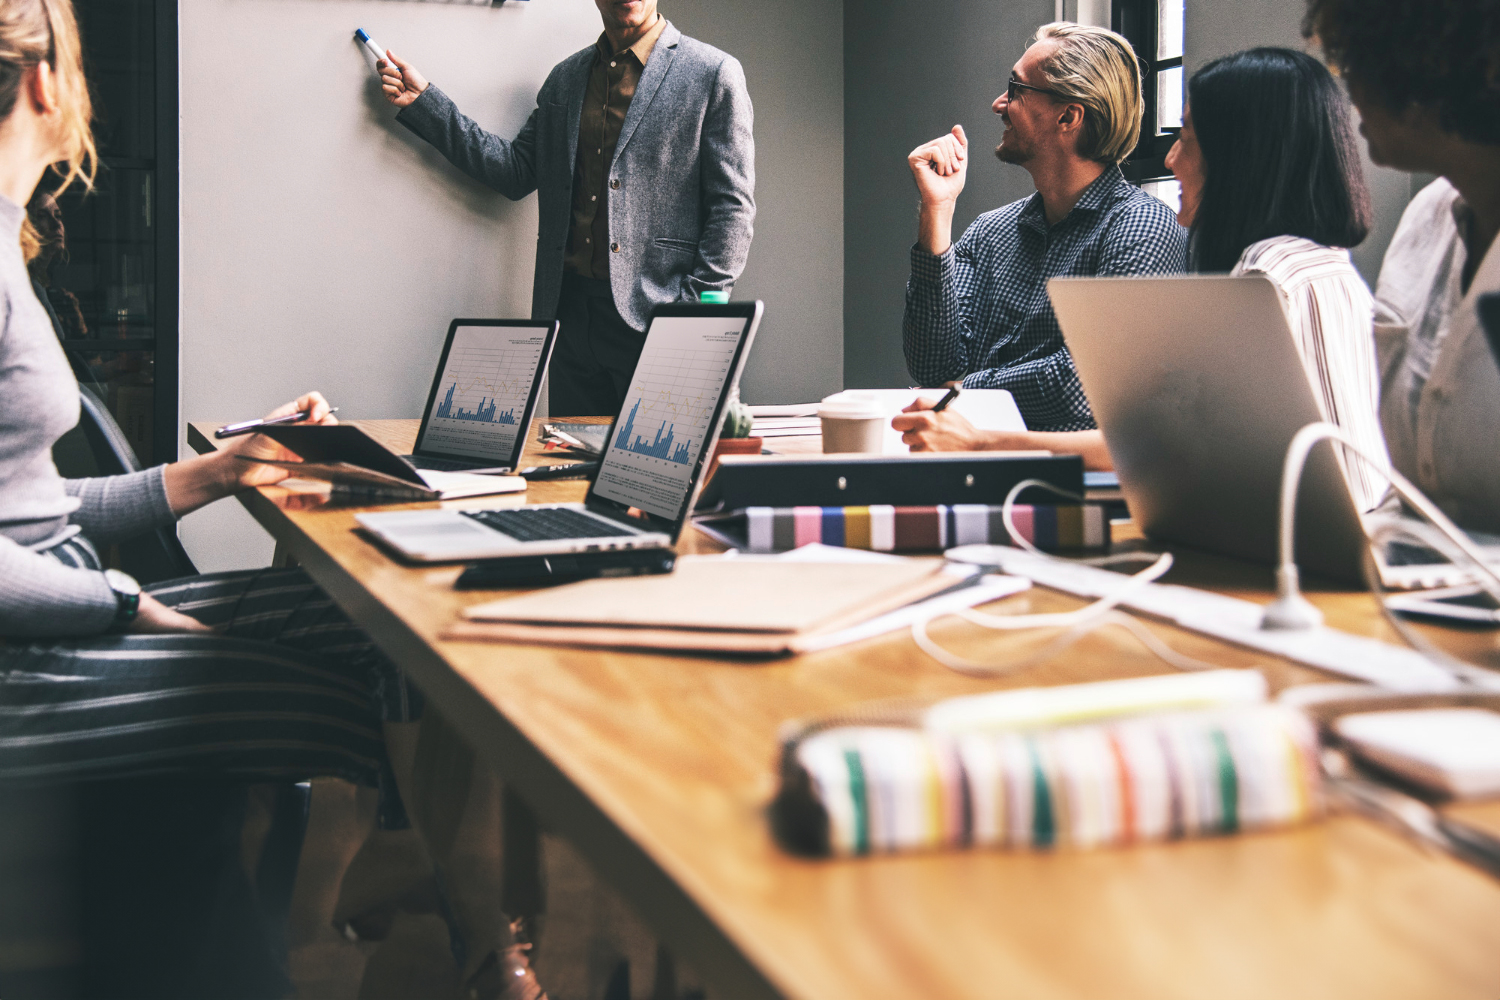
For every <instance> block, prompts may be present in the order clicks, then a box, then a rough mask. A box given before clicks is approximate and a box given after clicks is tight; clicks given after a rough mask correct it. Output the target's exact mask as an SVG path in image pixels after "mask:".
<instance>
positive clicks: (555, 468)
mask: <svg viewBox="0 0 1500 1000" xmlns="http://www.w3.org/2000/svg"><path fill="white" fill-rule="evenodd" d="M598 469H599V463H598V462H559V463H558V464H556V465H533V466H531V467H529V468H526V469H517V470H516V472H515V474H516V475H518V476H521V477H523V478H525V479H530V480H537V481H540V480H544V479H577V478H581V477H583V476H587V475H591V474H593V473H594V472H597V471H598Z"/></svg>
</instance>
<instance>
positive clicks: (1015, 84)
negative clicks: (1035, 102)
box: [1005, 73, 1069, 102]
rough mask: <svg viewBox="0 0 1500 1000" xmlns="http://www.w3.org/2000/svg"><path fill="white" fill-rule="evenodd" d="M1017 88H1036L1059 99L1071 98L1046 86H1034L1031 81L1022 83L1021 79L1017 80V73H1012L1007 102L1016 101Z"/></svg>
mask: <svg viewBox="0 0 1500 1000" xmlns="http://www.w3.org/2000/svg"><path fill="white" fill-rule="evenodd" d="M1017 90H1034V91H1036V92H1037V93H1038V94H1046V95H1047V96H1048V97H1055V98H1057V99H1058V100H1059V101H1066V100H1069V97H1068V95H1067V94H1059V93H1058V92H1057V91H1055V90H1048V89H1047V88H1046V87H1033V86H1032V85H1031V84H1029V83H1022V82H1021V81H1020V80H1017V79H1016V77H1015V74H1014V73H1012V74H1011V77H1010V82H1009V83H1007V84H1006V87H1005V100H1006V101H1007V102H1010V101H1014V100H1015V99H1016V91H1017Z"/></svg>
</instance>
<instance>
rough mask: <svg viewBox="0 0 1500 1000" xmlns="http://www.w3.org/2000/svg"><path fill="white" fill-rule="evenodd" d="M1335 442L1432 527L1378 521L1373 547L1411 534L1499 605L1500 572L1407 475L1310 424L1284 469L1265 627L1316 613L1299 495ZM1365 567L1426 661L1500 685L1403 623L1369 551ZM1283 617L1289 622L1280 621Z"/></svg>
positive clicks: (1390, 615)
mask: <svg viewBox="0 0 1500 1000" xmlns="http://www.w3.org/2000/svg"><path fill="white" fill-rule="evenodd" d="M1324 440H1329V441H1335V442H1337V443H1338V444H1340V445H1341V446H1343V448H1344V450H1345V451H1346V452H1347V453H1349V454H1351V455H1353V456H1354V457H1355V458H1357V459H1359V460H1360V461H1362V462H1364V463H1365V464H1367V465H1369V466H1371V467H1372V468H1374V469H1375V470H1376V471H1377V472H1379V473H1380V474H1381V475H1382V476H1384V477H1385V478H1386V479H1388V480H1389V481H1390V484H1391V488H1392V489H1394V490H1395V491H1396V494H1397V495H1398V496H1399V497H1401V499H1403V500H1405V501H1406V502H1407V504H1409V505H1410V506H1411V507H1412V508H1413V509H1414V510H1415V511H1416V512H1417V513H1418V514H1420V515H1421V516H1422V517H1423V518H1425V519H1426V520H1427V521H1428V522H1429V524H1430V525H1431V527H1428V526H1427V525H1424V524H1422V523H1421V522H1420V521H1411V520H1410V519H1405V518H1402V519H1392V518H1382V519H1380V520H1379V521H1377V522H1376V525H1375V527H1374V528H1373V530H1372V537H1371V539H1370V541H1371V544H1372V545H1378V544H1380V543H1381V542H1382V541H1383V540H1384V539H1385V538H1387V537H1395V536H1396V535H1398V534H1400V535H1406V536H1409V537H1410V538H1412V539H1415V540H1417V541H1419V542H1421V543H1422V544H1425V545H1428V546H1430V547H1431V548H1434V549H1436V550H1437V551H1438V552H1440V553H1441V554H1442V555H1444V556H1446V557H1447V558H1448V559H1450V560H1453V561H1454V562H1455V563H1457V564H1468V565H1470V566H1472V567H1474V568H1475V569H1476V570H1478V575H1477V576H1476V578H1475V579H1476V582H1477V583H1478V584H1479V586H1480V587H1482V588H1483V589H1484V591H1485V592H1486V593H1488V594H1489V595H1490V596H1491V597H1494V598H1495V599H1496V600H1497V601H1500V572H1497V570H1496V568H1495V567H1494V566H1491V565H1490V564H1489V563H1488V562H1486V561H1485V558H1484V554H1483V553H1482V552H1481V551H1480V550H1479V547H1478V546H1476V545H1475V544H1474V542H1473V541H1472V540H1471V539H1470V538H1469V536H1468V535H1467V534H1465V533H1464V531H1463V529H1461V528H1460V527H1459V526H1458V525H1456V524H1454V523H1453V522H1452V521H1451V520H1450V519H1449V518H1448V515H1446V514H1444V513H1443V512H1442V511H1441V510H1440V509H1438V507H1437V505H1436V504H1434V503H1433V502H1432V501H1431V500H1429V499H1427V497H1426V496H1425V495H1423V493H1422V491H1421V490H1419V489H1417V487H1416V486H1415V485H1413V484H1412V482H1411V481H1410V480H1408V479H1407V478H1406V477H1405V476H1403V475H1401V473H1399V472H1397V471H1396V470H1395V469H1393V468H1391V466H1390V465H1389V463H1387V462H1383V461H1381V460H1380V459H1377V458H1375V457H1374V456H1372V455H1370V454H1368V453H1366V452H1365V451H1364V450H1363V449H1362V448H1360V447H1359V445H1357V444H1355V443H1354V442H1353V441H1351V440H1349V438H1348V436H1346V435H1345V434H1344V432H1343V431H1342V430H1341V429H1340V428H1338V427H1335V426H1334V425H1333V424H1330V423H1326V422H1322V421H1319V422H1317V423H1311V424H1308V425H1307V426H1306V427H1304V428H1302V429H1301V430H1300V431H1298V432H1297V433H1296V435H1295V436H1293V438H1292V443H1291V444H1290V445H1288V446H1287V451H1286V462H1285V464H1284V465H1283V467H1282V477H1281V510H1280V512H1279V513H1280V517H1279V524H1278V531H1279V535H1278V538H1277V552H1278V558H1279V560H1280V561H1279V565H1278V566H1277V567H1276V586H1277V599H1276V601H1275V602H1273V603H1272V604H1271V605H1270V606H1268V607H1267V608H1266V617H1265V619H1263V621H1262V626H1261V627H1262V628H1288V627H1292V628H1296V627H1307V624H1308V623H1306V622H1303V623H1301V624H1299V623H1298V622H1297V618H1298V616H1299V615H1300V614H1301V611H1302V609H1303V606H1305V607H1306V608H1311V607H1312V605H1311V604H1309V603H1308V602H1307V600H1306V598H1304V597H1303V596H1302V595H1301V593H1300V592H1299V591H1298V585H1297V563H1296V555H1295V551H1294V550H1295V541H1296V535H1295V531H1296V520H1297V490H1298V487H1299V486H1300V484H1301V480H1302V470H1303V467H1304V466H1305V465H1306V464H1307V458H1308V455H1309V454H1310V453H1311V452H1312V449H1313V446H1314V445H1316V444H1317V443H1318V442H1320V441H1324ZM1362 568H1363V569H1364V572H1365V579H1366V582H1367V583H1368V585H1369V587H1370V590H1371V593H1372V594H1373V595H1374V597H1375V600H1376V603H1378V604H1379V605H1380V612H1381V614H1382V615H1384V616H1385V618H1386V620H1387V621H1388V622H1390V624H1391V627H1392V628H1394V629H1395V630H1396V632H1397V634H1399V635H1400V636H1401V638H1402V639H1404V640H1406V642H1407V644H1408V645H1410V646H1411V647H1412V648H1413V649H1415V650H1416V651H1417V652H1419V653H1421V654H1422V655H1423V656H1426V657H1427V658H1428V659H1429V660H1431V661H1432V663H1433V664H1434V665H1436V666H1438V667H1440V668H1442V669H1444V670H1446V671H1448V672H1449V673H1451V674H1453V675H1454V676H1455V677H1457V678H1458V679H1459V680H1461V681H1464V682H1466V683H1469V684H1474V685H1479V686H1483V687H1494V686H1495V685H1496V682H1497V678H1496V676H1495V674H1494V673H1493V672H1491V671H1488V670H1484V669H1482V668H1480V667H1476V666H1474V665H1473V664H1470V663H1465V662H1464V661H1463V660H1460V659H1458V658H1457V657H1455V656H1453V655H1452V654H1450V653H1447V652H1445V651H1444V650H1441V649H1439V648H1438V647H1437V646H1435V645H1433V644H1432V643H1430V642H1428V641H1427V640H1426V639H1424V638H1422V637H1421V636H1420V635H1419V634H1418V633H1417V632H1416V631H1415V630H1414V629H1412V628H1410V627H1409V626H1408V625H1407V624H1406V623H1405V622H1403V621H1401V620H1400V616H1399V615H1397V614H1395V613H1394V612H1393V611H1391V609H1390V608H1389V607H1387V605H1386V602H1385V587H1384V584H1383V583H1382V582H1381V580H1380V573H1379V571H1378V568H1377V567H1375V565H1374V560H1373V558H1372V557H1371V556H1370V554H1369V551H1366V553H1365V559H1364V560H1363V565H1362ZM1313 613H1314V614H1315V615H1316V620H1314V621H1312V622H1311V623H1310V624H1311V625H1314V626H1315V625H1318V624H1321V622H1322V614H1321V613H1320V612H1317V611H1316V609H1313ZM1278 615H1285V616H1286V617H1285V618H1282V619H1281V620H1276V619H1277V616H1278Z"/></svg>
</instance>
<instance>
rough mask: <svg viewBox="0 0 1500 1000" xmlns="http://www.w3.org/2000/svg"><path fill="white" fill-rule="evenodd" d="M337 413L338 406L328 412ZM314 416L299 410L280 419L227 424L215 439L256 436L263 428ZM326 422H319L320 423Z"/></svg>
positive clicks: (267, 418)
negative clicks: (247, 435) (244, 435)
mask: <svg viewBox="0 0 1500 1000" xmlns="http://www.w3.org/2000/svg"><path fill="white" fill-rule="evenodd" d="M337 412H339V408H338V407H337V406H335V407H331V408H330V409H329V410H328V413H330V414H333V413H337ZM312 415H313V411H312V410H298V411H297V412H295V413H286V414H282V415H281V416H279V417H256V418H255V419H254V420H241V421H240V422H239V423H237V424H225V425H224V426H223V427H220V428H219V429H218V430H216V431H214V437H216V438H218V439H219V440H220V441H222V440H224V439H225V438H232V437H239V436H240V435H241V434H254V433H256V432H257V431H259V430H260V429H261V428H262V427H276V426H278V425H280V424H300V423H302V422H304V421H306V420H307V419H308V418H309V417H311V416H312ZM325 422H326V421H321V420H320V421H319V423H325ZM334 423H338V421H336V420H335V421H334Z"/></svg>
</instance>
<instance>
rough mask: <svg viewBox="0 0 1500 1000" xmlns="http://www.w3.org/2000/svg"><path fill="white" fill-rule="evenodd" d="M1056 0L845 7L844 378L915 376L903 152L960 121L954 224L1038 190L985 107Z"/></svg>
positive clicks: (899, 382)
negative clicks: (962, 158) (907, 337)
mask: <svg viewBox="0 0 1500 1000" xmlns="http://www.w3.org/2000/svg"><path fill="white" fill-rule="evenodd" d="M1052 14H1053V3H1052V0H1020V2H1015V3H1005V4H997V3H994V2H993V0H940V2H936V3H934V2H932V0H886V2H883V3H879V4H867V5H865V6H864V8H863V9H862V11H861V12H859V13H856V10H855V9H854V8H853V7H851V8H850V16H849V17H847V18H846V19H845V24H844V64H845V66H846V67H848V70H847V75H848V80H849V82H848V84H847V90H846V96H845V100H844V382H845V384H846V385H847V386H849V387H850V388H869V387H884V386H904V385H910V384H911V376H910V375H909V374H908V373H907V371H906V361H905V359H904V358H903V357H902V354H901V310H902V303H903V300H904V297H905V291H906V277H907V274H908V273H909V271H910V261H911V256H910V251H911V245H912V243H913V242H915V240H916V236H917V195H916V188H915V187H914V185H913V182H912V178H911V171H910V170H909V169H908V168H907V166H906V155H907V154H908V153H910V152H911V151H912V150H913V149H914V148H916V147H917V146H918V145H920V144H921V143H923V142H925V141H927V140H929V139H932V138H935V137H937V136H939V135H941V134H943V133H944V132H946V131H948V130H949V129H951V128H952V127H953V126H954V125H955V124H961V125H963V127H964V131H965V132H967V133H968V136H969V145H970V149H971V151H972V153H973V158H972V160H971V161H970V166H969V179H968V184H967V186H966V187H965V189H964V193H963V195H962V196H960V198H959V200H958V213H957V216H956V217H955V218H954V220H953V227H954V234H955V235H957V234H958V233H961V232H963V230H964V229H965V228H966V227H967V226H968V225H969V223H971V222H973V221H974V219H975V218H976V217H977V216H978V215H979V214H980V213H981V212H986V211H989V210H990V209H992V208H996V207H998V206H1000V205H1003V204H1005V203H1007V202H1011V201H1014V200H1016V199H1017V198H1023V197H1025V196H1027V195H1029V194H1030V193H1031V192H1032V191H1033V190H1035V189H1034V188H1033V187H1032V184H1031V176H1030V175H1029V174H1027V173H1026V171H1024V170H1022V169H1021V168H1020V167H1015V166H1011V165H1009V164H1004V163H1001V162H1000V161H998V160H996V159H995V158H994V157H993V156H992V155H990V154H989V151H990V150H992V149H993V148H994V147H995V144H996V143H997V142H999V140H1000V131H1001V128H1000V120H999V119H998V118H996V117H995V113H994V112H993V111H991V110H990V104H991V102H993V101H994V99H995V96H996V95H997V94H998V93H999V92H1000V91H1001V90H1002V89H1003V88H1004V86H1005V80H1006V78H1007V77H1008V76H1009V74H1010V68H1011V65H1012V64H1013V63H1014V62H1015V61H1016V60H1017V59H1019V58H1020V56H1021V53H1022V52H1024V51H1025V49H1026V41H1027V39H1028V38H1029V37H1030V35H1031V33H1032V32H1033V31H1035V30H1036V27H1037V25H1040V24H1044V23H1046V22H1048V21H1050V20H1052Z"/></svg>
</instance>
